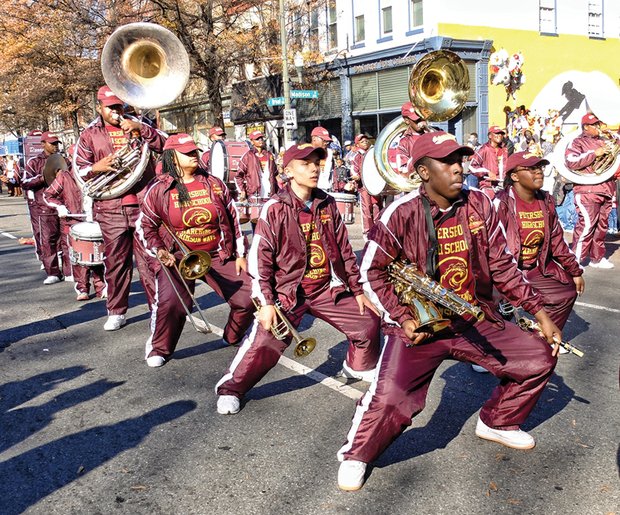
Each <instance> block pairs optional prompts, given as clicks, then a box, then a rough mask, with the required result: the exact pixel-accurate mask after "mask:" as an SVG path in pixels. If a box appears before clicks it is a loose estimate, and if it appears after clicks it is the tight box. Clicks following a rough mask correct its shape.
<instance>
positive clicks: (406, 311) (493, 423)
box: [338, 131, 561, 490]
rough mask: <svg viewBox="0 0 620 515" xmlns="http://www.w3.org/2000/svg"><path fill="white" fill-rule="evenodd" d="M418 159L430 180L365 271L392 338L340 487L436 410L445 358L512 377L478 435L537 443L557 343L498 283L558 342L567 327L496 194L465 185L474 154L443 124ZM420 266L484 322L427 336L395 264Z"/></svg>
mask: <svg viewBox="0 0 620 515" xmlns="http://www.w3.org/2000/svg"><path fill="white" fill-rule="evenodd" d="M413 152H414V153H413V155H412V161H413V162H414V166H415V171H416V172H417V174H418V175H419V177H420V179H421V180H422V185H421V186H420V188H419V190H414V191H412V192H411V193H409V194H407V195H405V196H404V197H402V198H400V199H398V200H395V201H394V203H392V204H391V205H390V206H389V207H388V208H387V209H386V210H385V211H384V212H383V214H382V215H381V217H380V219H379V220H378V221H377V222H376V224H375V226H374V228H373V230H372V231H371V232H370V235H369V241H368V244H367V245H366V248H365V250H364V254H363V257H362V264H361V267H360V270H361V274H362V278H363V279H364V288H365V291H366V292H367V294H368V295H369V298H370V299H371V300H372V301H373V302H375V304H377V305H380V306H381V307H382V309H383V310H384V323H383V333H384V335H385V346H384V349H383V352H382V355H381V359H380V361H379V363H378V365H377V372H376V375H375V380H374V382H373V384H372V386H371V388H370V389H369V390H368V392H367V393H366V394H365V396H364V397H363V398H362V399H361V400H360V402H359V403H358V407H357V411H356V413H355V415H354V417H353V424H352V427H351V429H350V431H349V433H348V435H347V441H346V443H345V445H344V446H343V447H342V448H341V449H340V451H339V452H338V458H339V460H340V461H341V462H342V463H341V465H340V469H339V473H338V486H339V487H340V488H341V489H343V490H358V489H360V488H361V487H362V485H363V483H364V478H365V472H366V466H367V464H368V463H372V462H374V461H375V460H376V459H377V458H378V457H379V456H380V455H381V453H382V452H383V451H384V450H385V449H386V448H387V447H388V446H389V445H390V443H391V442H392V441H393V440H394V439H395V438H397V437H398V435H400V434H401V433H402V432H403V431H404V430H405V429H406V428H407V427H408V426H409V425H411V419H412V417H414V416H415V415H417V414H418V413H419V412H420V411H422V409H423V408H424V404H425V398H426V393H427V391H428V388H429V385H430V382H431V380H432V377H433V374H434V372H435V370H436V369H437V367H438V366H439V365H440V364H441V363H442V361H443V360H444V359H456V360H459V361H467V362H470V363H477V364H481V365H484V367H485V368H487V369H488V370H489V371H490V372H492V373H493V374H494V375H496V376H497V377H499V378H500V379H501V383H500V385H499V386H497V387H496V388H495V391H494V392H493V395H492V397H491V398H490V399H489V400H488V401H487V402H486V403H485V405H484V406H483V408H482V410H481V411H480V416H479V419H478V422H477V426H476V435H477V436H478V437H480V438H483V439H486V440H491V441H495V442H498V443H501V444H503V445H506V446H509V447H512V448H516V449H530V448H532V447H534V445H535V442H534V438H532V436H530V435H529V434H528V433H526V432H524V431H522V430H520V428H519V426H520V425H521V424H522V423H523V422H524V421H525V420H526V418H527V416H528V415H529V413H530V412H531V411H532V409H533V408H534V406H535V404H536V401H537V400H538V398H539V397H540V395H541V393H542V391H543V389H544V387H545V385H546V384H547V382H548V381H549V378H550V377H551V374H552V373H553V369H554V367H555V364H556V357H555V355H556V354H557V352H558V348H557V345H556V346H554V347H551V346H550V345H548V344H547V343H545V342H544V341H543V340H541V339H540V338H538V337H537V336H534V335H533V334H528V333H524V332H523V331H521V329H519V328H518V327H517V326H516V325H514V324H512V323H506V322H504V320H503V319H502V318H501V316H500V315H499V313H498V312H497V307H496V304H495V302H494V300H493V288H494V287H495V288H497V290H498V291H499V292H500V293H501V294H503V295H504V296H505V297H506V298H508V299H509V300H510V301H511V302H513V303H515V304H516V305H518V306H523V308H524V309H525V310H527V311H529V312H530V313H533V314H534V316H535V317H536V319H537V321H538V323H539V324H540V326H541V329H542V332H543V334H544V335H545V338H546V340H547V342H549V343H552V342H553V337H554V336H555V337H556V338H561V332H560V330H559V329H558V327H557V326H556V325H555V324H554V323H553V321H552V320H551V318H550V317H549V315H548V314H547V313H546V311H545V310H544V308H543V305H544V300H543V298H542V297H541V295H540V294H538V293H537V292H536V291H535V290H534V289H533V288H532V287H531V285H530V284H529V283H527V282H526V281H525V279H524V277H523V274H522V272H521V271H520V270H519V269H518V268H517V264H516V262H515V260H514V258H513V257H512V255H511V254H510V253H508V252H506V240H505V238H504V235H503V231H502V228H501V225H500V222H499V220H498V217H497V214H496V212H495V210H494V209H493V206H492V204H491V201H490V200H489V198H488V197H487V196H486V195H484V194H483V193H481V192H479V191H468V190H464V189H463V166H462V160H463V156H464V155H471V154H473V150H472V149H471V148H469V147H466V146H460V145H459V144H458V143H457V142H456V138H455V137H454V136H452V135H451V134H447V133H445V132H442V131H437V132H432V133H428V134H424V135H422V136H420V138H418V141H417V142H416V144H415V146H414V149H413ZM402 261H405V262H409V263H413V264H415V265H416V267H417V268H418V270H419V271H421V272H422V273H425V274H426V275H428V276H430V277H431V278H432V279H434V280H435V281H437V282H438V283H439V284H440V285H441V286H443V287H445V288H447V289H450V290H452V291H453V292H454V293H455V294H457V295H458V296H460V297H461V298H462V299H464V300H465V301H467V302H468V303H469V304H471V305H474V306H477V307H479V308H480V309H482V311H483V313H484V315H485V316H484V319H482V320H481V319H480V318H482V317H475V316H473V315H470V314H465V315H463V316H461V315H456V314H455V313H454V312H451V311H449V310H447V311H444V317H445V318H448V320H449V322H450V324H449V326H448V327H446V328H444V329H440V330H439V332H434V333H433V334H428V333H425V332H418V331H417V329H418V327H419V324H420V322H419V320H417V319H416V317H415V316H414V314H413V312H412V310H411V308H410V306H409V305H405V304H403V303H401V301H400V298H399V297H398V295H397V293H396V285H393V284H392V283H391V282H390V280H389V278H390V274H389V270H390V268H391V267H393V265H394V263H397V262H402Z"/></svg>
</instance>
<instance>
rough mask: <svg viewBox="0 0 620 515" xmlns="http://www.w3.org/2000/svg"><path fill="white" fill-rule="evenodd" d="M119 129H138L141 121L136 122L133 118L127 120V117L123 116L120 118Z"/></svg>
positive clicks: (129, 130) (128, 130)
mask: <svg viewBox="0 0 620 515" xmlns="http://www.w3.org/2000/svg"><path fill="white" fill-rule="evenodd" d="M120 125H121V129H123V130H124V131H125V132H131V131H138V132H139V131H140V128H141V127H142V123H141V122H137V121H135V120H128V119H127V118H123V119H122V120H121V124H120Z"/></svg>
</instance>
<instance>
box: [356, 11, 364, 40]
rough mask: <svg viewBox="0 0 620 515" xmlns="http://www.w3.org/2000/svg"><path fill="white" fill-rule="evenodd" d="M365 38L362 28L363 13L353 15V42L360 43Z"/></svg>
mask: <svg viewBox="0 0 620 515" xmlns="http://www.w3.org/2000/svg"><path fill="white" fill-rule="evenodd" d="M365 39H366V33H365V29H364V15H363V14H360V15H359V16H356V17H355V42H356V43H360V42H362V41H364V40H365Z"/></svg>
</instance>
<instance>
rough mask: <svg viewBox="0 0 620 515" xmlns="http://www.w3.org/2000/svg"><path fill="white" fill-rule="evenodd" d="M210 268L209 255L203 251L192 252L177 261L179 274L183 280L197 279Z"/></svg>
mask: <svg viewBox="0 0 620 515" xmlns="http://www.w3.org/2000/svg"><path fill="white" fill-rule="evenodd" d="M210 268H211V254H209V253H208V252H205V251H204V250H192V251H190V252H188V253H187V254H185V255H184V256H183V257H182V258H181V261H179V273H180V274H181V276H183V278H184V279H188V280H192V279H198V278H200V277H202V276H203V275H205V274H206V273H207V272H208V271H209V269H210Z"/></svg>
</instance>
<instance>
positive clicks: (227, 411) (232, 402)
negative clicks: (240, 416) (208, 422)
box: [217, 395, 241, 415]
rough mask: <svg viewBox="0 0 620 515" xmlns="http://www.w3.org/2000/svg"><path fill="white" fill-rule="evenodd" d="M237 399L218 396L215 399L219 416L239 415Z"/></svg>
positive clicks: (231, 396) (228, 396)
mask: <svg viewBox="0 0 620 515" xmlns="http://www.w3.org/2000/svg"><path fill="white" fill-rule="evenodd" d="M240 404H241V403H240V402H239V398H238V397H235V396H234V395H220V396H219V397H218V398H217V412H218V413H219V414H220V415H234V414H235V413H239V406H240Z"/></svg>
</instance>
